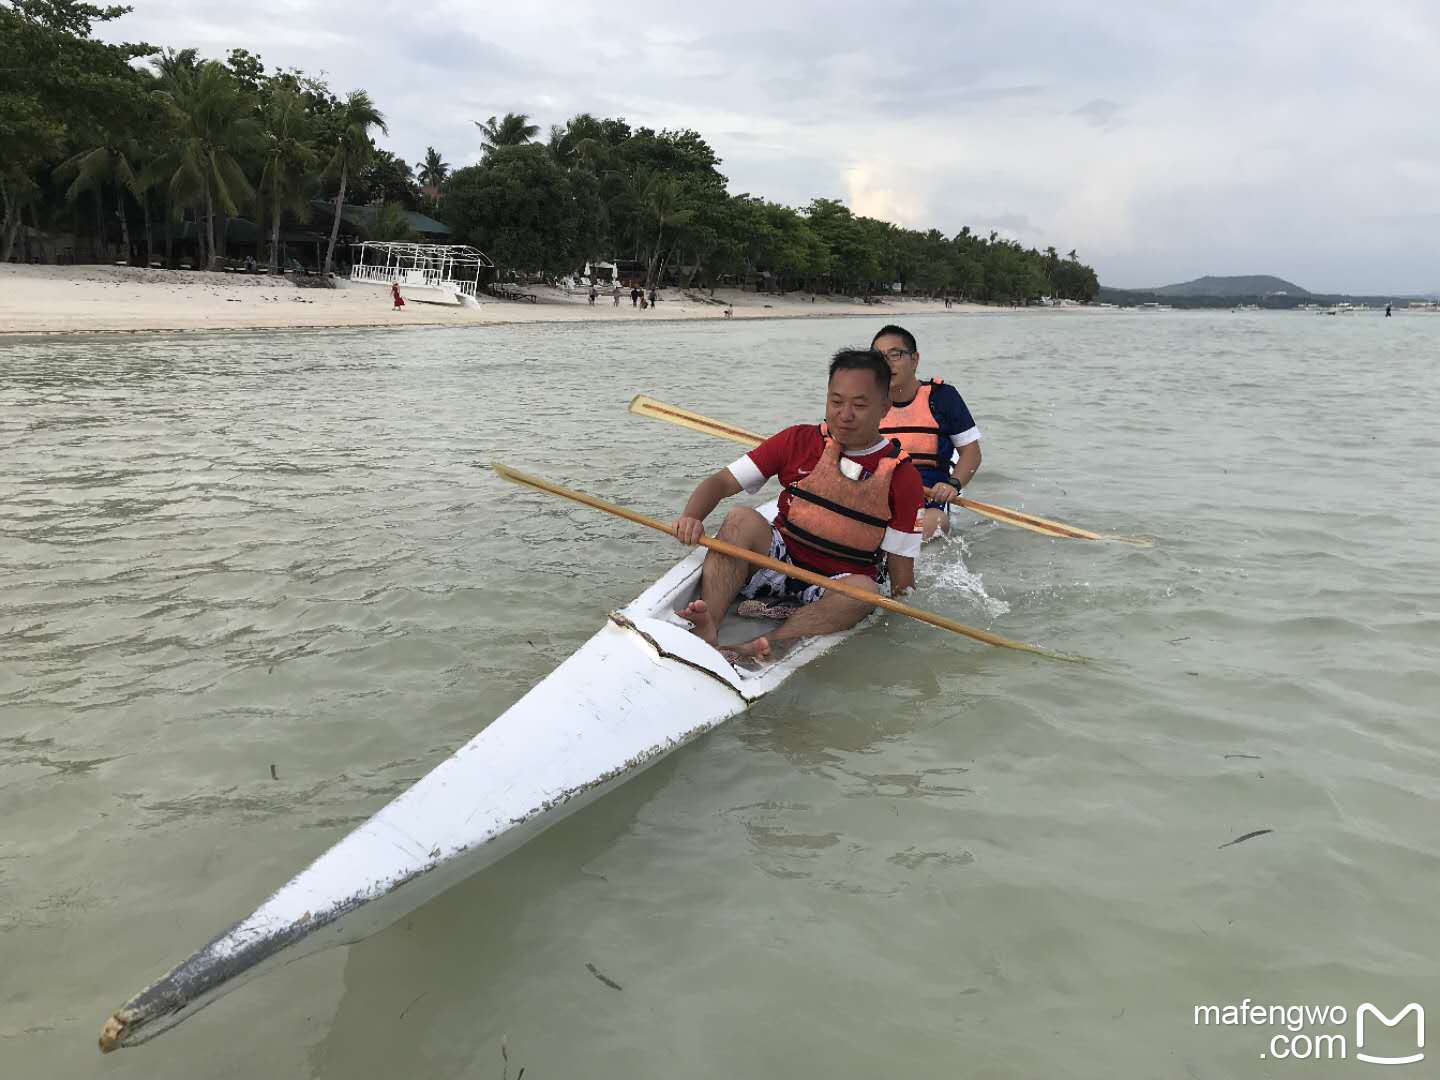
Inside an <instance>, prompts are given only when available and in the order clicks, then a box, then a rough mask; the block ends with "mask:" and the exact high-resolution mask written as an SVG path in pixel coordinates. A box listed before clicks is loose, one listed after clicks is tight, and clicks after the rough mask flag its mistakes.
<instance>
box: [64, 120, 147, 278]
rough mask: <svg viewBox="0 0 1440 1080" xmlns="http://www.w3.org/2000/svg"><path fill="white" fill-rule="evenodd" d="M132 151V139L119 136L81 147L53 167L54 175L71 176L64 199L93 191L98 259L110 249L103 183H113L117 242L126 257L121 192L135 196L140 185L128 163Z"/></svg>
mask: <svg viewBox="0 0 1440 1080" xmlns="http://www.w3.org/2000/svg"><path fill="white" fill-rule="evenodd" d="M135 154H136V147H135V144H134V142H133V141H131V140H129V139H120V140H116V141H113V142H106V143H102V144H101V145H99V146H95V147H91V148H90V149H89V150H81V151H80V152H79V153H78V154H75V155H74V156H73V157H69V158H67V159H66V160H64V161H62V162H61V163H60V164H59V165H58V166H56V168H55V175H56V177H58V178H59V179H62V180H63V179H65V178H67V177H69V178H72V179H71V182H70V186H69V187H68V188H67V189H66V191H65V201H66V202H69V203H73V202H74V201H75V200H76V199H78V198H79V197H80V194H81V192H84V191H93V192H94V193H95V213H96V226H97V227H98V229H99V246H100V257H101V258H102V259H107V260H108V258H109V251H110V249H109V245H108V244H107V243H106V240H105V212H104V197H103V195H102V194H101V192H102V191H103V189H104V187H105V185H106V184H114V185H115V212H116V214H117V215H118V216H119V218H120V237H121V244H122V246H123V249H124V254H125V261H126V262H127V263H128V262H129V261H130V219H129V216H128V215H127V214H126V212H125V211H126V207H125V192H126V190H127V189H128V190H129V191H131V192H133V193H135V194H136V195H137V196H138V195H139V193H140V191H141V189H142V185H141V183H140V179H139V175H138V173H137V172H136V170H135V168H134V166H133V165H132V164H131V162H132V160H133V159H134V157H135Z"/></svg>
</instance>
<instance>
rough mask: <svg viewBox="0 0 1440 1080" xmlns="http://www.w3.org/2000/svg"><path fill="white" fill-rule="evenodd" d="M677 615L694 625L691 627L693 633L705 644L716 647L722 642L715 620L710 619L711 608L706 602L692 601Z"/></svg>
mask: <svg viewBox="0 0 1440 1080" xmlns="http://www.w3.org/2000/svg"><path fill="white" fill-rule="evenodd" d="M675 614H676V615H679V616H680V618H682V619H688V620H689V621H690V622H691V623H693V624H694V625H693V626H692V627H691V630H692V632H693V633H694V634H695V636H696V637H698V638H699V639H700V640H701V641H703V642H705V644H707V645H714V644H715V643H716V642H717V641H719V640H720V630H719V627H717V626H716V625H715V620H714V619H713V618H711V617H710V608H709V607H708V606H707V605H706V603H705V601H704V600H694V601H691V602H690V603H689V604H686V605H685V606H684V607H683V608H681V609H680V610H679V611H677V612H676V613H675Z"/></svg>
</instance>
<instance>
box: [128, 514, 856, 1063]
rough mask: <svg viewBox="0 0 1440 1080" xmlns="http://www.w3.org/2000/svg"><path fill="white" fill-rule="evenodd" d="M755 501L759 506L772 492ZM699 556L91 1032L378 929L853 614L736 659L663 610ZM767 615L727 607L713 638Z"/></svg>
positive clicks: (627, 772) (583, 799) (744, 701)
mask: <svg viewBox="0 0 1440 1080" xmlns="http://www.w3.org/2000/svg"><path fill="white" fill-rule="evenodd" d="M761 512H762V513H765V514H766V515H767V516H770V517H773V516H774V513H775V504H774V503H771V504H769V505H768V506H765V507H762V508H761ZM704 556H705V550H704V549H703V548H697V549H696V550H695V551H694V552H692V553H691V554H690V555H688V556H687V557H686V558H685V559H683V560H682V561H681V562H680V563H679V564H678V565H677V566H675V567H674V568H673V569H671V570H670V571H669V572H668V573H667V574H665V575H664V576H663V577H661V578H660V580H659V581H657V582H655V584H653V585H651V586H650V587H649V588H648V589H646V590H645V591H644V592H643V593H641V594H640V596H639V597H638V598H637V599H636V600H635V601H634V602H633V603H631V604H629V605H628V606H626V607H624V608H622V609H621V610H619V611H616V612H614V613H612V614H611V615H610V617H609V619H608V620H607V621H606V623H605V625H604V627H603V628H602V629H601V630H600V631H599V632H598V633H597V634H595V636H594V637H592V638H591V639H590V640H589V641H588V642H586V643H585V644H584V645H583V646H581V648H580V649H579V650H578V651H576V652H575V654H574V655H572V656H571V657H570V658H569V659H567V660H566V661H565V662H564V663H562V664H561V665H560V666H559V667H558V668H556V669H555V670H554V671H553V672H551V673H550V675H548V676H547V677H546V678H545V679H544V680H543V681H541V682H540V683H539V684H538V685H536V686H535V687H534V688H533V689H531V691H530V692H529V693H528V694H526V695H525V696H524V697H523V698H521V699H520V700H519V701H518V702H516V703H515V704H514V705H512V706H511V707H510V708H509V709H507V710H506V711H505V713H504V714H503V715H501V716H500V717H498V718H497V719H495V720H494V721H493V722H492V723H491V724H490V725H489V726H488V727H486V728H485V729H484V730H483V731H481V732H480V733H479V734H478V735H476V736H475V737H474V738H473V739H471V740H470V741H469V742H468V743H466V744H465V745H464V746H462V747H461V748H460V749H459V750H457V751H456V752H455V753H454V754H452V755H451V756H450V757H449V758H447V759H446V760H445V761H444V762H442V763H441V764H440V765H438V766H437V767H436V768H435V769H433V770H432V771H431V772H430V773H428V774H427V775H426V776H425V777H423V778H422V779H421V780H419V781H418V782H417V783H416V784H415V785H414V786H413V787H411V788H410V789H409V790H408V791H406V792H405V793H404V794H403V795H401V796H399V797H398V798H397V799H395V800H394V801H393V802H391V803H390V804H389V805H387V806H386V807H384V808H383V809H382V810H380V811H379V812H378V813H377V814H375V816H374V817H372V818H370V820H369V821H367V822H365V824H363V825H361V826H360V827H358V828H357V829H355V830H354V831H353V832H351V833H350V834H349V835H348V836H346V837H345V838H344V839H342V840H341V841H340V842H339V843H337V844H336V845H335V846H334V847H332V848H331V849H330V850H329V851H327V852H325V854H323V855H321V856H320V857H319V858H318V859H317V860H316V861H315V862H314V863H312V864H311V865H310V867H309V868H308V869H307V870H305V871H304V872H303V873H301V874H300V875H299V876H298V877H296V878H294V879H293V880H292V881H290V882H289V884H287V885H285V886H284V887H283V888H281V889H280V890H279V891H278V892H276V893H275V894H274V895H273V896H271V897H270V899H269V900H267V901H265V903H264V904H262V905H261V906H260V907H259V908H258V909H257V910H256V911H255V912H254V913H253V914H251V915H249V916H247V917H246V918H245V919H243V920H241V921H240V922H239V923H237V924H236V925H235V926H233V927H231V928H230V929H229V930H226V931H225V932H224V933H222V934H220V935H219V936H218V937H216V938H215V939H214V940H213V941H211V942H210V943H209V944H208V945H206V946H204V947H203V948H201V949H200V950H199V951H197V952H196V953H194V954H193V955H192V956H190V957H189V959H187V960H184V961H183V962H182V963H180V964H179V965H178V966H176V967H175V968H174V969H173V970H171V971H170V972H169V974H167V975H165V976H163V977H162V978H161V979H160V980H159V981H157V982H155V983H154V984H152V985H151V986H149V987H148V988H147V989H145V990H142V991H141V992H140V993H138V994H136V995H135V996H134V997H132V998H131V999H130V1000H129V1001H127V1002H126V1003H125V1004H124V1005H123V1006H121V1007H120V1008H119V1009H117V1010H116V1011H115V1013H114V1015H112V1016H111V1017H110V1019H109V1020H108V1021H107V1022H106V1023H105V1025H104V1029H103V1031H102V1032H101V1035H100V1048H101V1049H102V1050H107V1051H108V1050H113V1049H116V1048H118V1047H121V1046H130V1045H134V1044H136V1043H141V1042H144V1041H146V1040H148V1039H150V1038H152V1037H154V1036H155V1035H158V1034H159V1033H161V1032H162V1031H165V1030H166V1029H167V1028H170V1027H173V1026H174V1025H175V1024H178V1023H180V1021H182V1020H184V1019H186V1018H187V1017H189V1016H191V1015H193V1014H194V1013H195V1012H197V1011H198V1010H199V1009H201V1008H203V1007H205V1006H206V1005H208V1004H210V1003H211V1002H213V1001H214V1000H215V999H216V998H218V997H220V996H221V995H223V994H225V993H227V992H228V991H230V990H232V989H234V988H235V987H237V986H239V985H240V984H241V983H243V982H245V981H247V980H248V979H250V978H252V977H254V976H256V975H259V974H262V973H264V972H266V971H269V970H272V969H273V968H275V967H277V966H279V965H280V964H283V963H289V962H290V961H292V960H295V959H297V958H299V957H301V956H304V955H307V954H309V953H312V952H317V951H319V950H321V949H326V948H329V947H331V946H335V945H343V944H347V943H350V942H354V941H358V940H360V939H362V938H364V937H367V936H369V935H370V934H373V933H375V932H376V931H378V930H380V929H383V928H384V927H385V926H387V925H389V924H390V923H392V922H394V921H395V920H397V919H399V918H401V917H402V916H404V915H405V914H407V913H409V912H411V911H413V910H414V909H415V908H417V907H419V906H420V905H421V904H423V903H425V902H426V901H427V900H429V899H431V898H432V897H434V896H436V895H438V894H439V893H441V892H443V891H444V890H446V889H448V888H449V887H451V886H452V885H454V884H456V883H457V882H459V881H461V880H462V879H464V878H465V877H467V876H469V875H471V874H473V873H475V872H476V871H477V870H480V869H482V868H483V867H485V866H488V865H490V864H491V863H493V862H495V861H496V860H498V859H500V858H501V857H503V856H504V855H506V854H508V853H509V852H511V851H514V850H515V849H516V848H518V847H520V846H521V845H522V844H524V843H525V842H526V841H528V840H529V839H531V838H532V837H533V836H535V835H536V834H538V833H540V832H541V831H543V830H544V829H546V828H548V827H549V826H551V825H553V824H555V823H556V822H557V821H559V820H561V819H562V818H564V817H566V816H568V815H569V814H572V813H574V812H575V811H576V810H579V809H580V808H581V807H583V806H585V805H586V804H587V803H590V802H592V801H594V800H595V799H597V798H599V797H600V796H601V795H603V794H605V793H606V792H607V791H610V790H611V789H612V788H615V787H617V786H619V785H620V784H623V783H624V782H625V781H626V780H628V779H630V778H631V777H632V776H634V775H636V774H637V773H639V772H641V771H643V770H644V769H646V768H648V767H649V766H651V765H653V764H654V763H655V762H657V761H659V760H660V759H661V758H663V757H665V756H666V755H667V754H669V753H670V752H671V751H673V750H675V749H676V748H677V747H680V746H683V745H684V744H685V743H687V742H689V741H691V740H692V739H695V738H697V737H698V736H700V735H703V734H705V733H706V732H708V731H710V730H712V729H713V728H715V727H717V726H719V725H720V724H722V723H724V722H725V721H726V720H728V719H730V718H731V717H733V716H736V715H738V714H739V713H742V712H744V711H745V710H746V709H747V708H749V707H750V705H751V703H752V702H754V701H755V700H756V699H758V698H760V697H763V696H764V695H765V694H767V693H769V692H770V691H772V690H774V689H775V688H776V687H778V686H779V685H780V684H781V683H783V682H784V681H785V680H786V679H788V678H789V677H790V676H791V675H793V674H794V673H795V672H796V671H798V670H799V669H800V668H802V667H804V666H805V665H806V664H808V663H809V662H810V661H812V660H814V659H815V658H816V657H819V656H821V655H823V654H824V653H827V652H829V651H830V650H831V649H833V648H835V646H837V645H839V644H840V643H841V642H842V641H844V640H845V638H847V637H848V636H849V635H850V634H853V633H854V632H855V631H856V630H857V629H858V628H859V627H856V628H852V629H851V630H848V631H846V632H844V633H840V634H831V635H827V636H824V637H816V638H807V639H804V640H802V641H801V642H800V643H799V644H797V645H796V646H795V647H793V648H792V649H791V650H790V651H789V652H788V653H786V654H785V655H784V656H783V657H781V658H779V659H778V660H776V661H774V662H773V663H769V664H766V665H763V666H761V667H759V668H757V669H756V670H754V671H739V670H737V669H736V668H734V667H732V666H731V665H730V663H729V662H727V661H726V659H725V658H724V657H723V656H721V654H720V653H719V652H718V651H716V650H715V649H714V648H712V647H710V646H709V645H707V644H706V643H705V642H703V641H701V640H700V639H699V638H698V637H696V636H695V635H694V634H692V633H691V632H690V630H689V624H688V623H686V622H685V621H684V620H682V619H680V618H679V617H678V616H676V615H675V614H674V612H675V611H676V610H677V609H679V608H681V607H683V606H684V605H685V604H686V603H688V602H689V601H690V600H691V599H692V598H693V597H694V595H695V593H696V589H697V587H698V584H699V580H700V568H701V564H702V562H703V561H704ZM867 621H868V620H865V621H862V623H861V624H860V625H862V626H863V625H865V622H867ZM773 625H774V624H773V623H769V622H761V621H754V620H749V619H743V620H742V619H737V618H736V617H735V616H734V615H733V614H732V615H730V616H729V617H728V618H727V619H726V622H725V624H724V625H723V626H722V628H721V639H722V641H724V642H730V641H739V640H745V639H748V638H751V637H754V636H756V635H757V634H760V633H764V632H765V630H767V629H769V628H770V627H772V626H773Z"/></svg>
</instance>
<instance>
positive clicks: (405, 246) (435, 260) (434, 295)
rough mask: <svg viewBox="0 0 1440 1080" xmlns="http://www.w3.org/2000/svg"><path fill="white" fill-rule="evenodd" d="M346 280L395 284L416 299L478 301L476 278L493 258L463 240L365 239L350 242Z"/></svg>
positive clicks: (464, 304)
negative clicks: (359, 241) (350, 250)
mask: <svg viewBox="0 0 1440 1080" xmlns="http://www.w3.org/2000/svg"><path fill="white" fill-rule="evenodd" d="M353 247H354V249H355V253H354V255H353V257H352V259H353V261H352V264H351V267H350V277H349V280H350V281H352V282H355V283H357V284H360V285H381V286H384V287H385V288H389V287H390V286H392V285H399V286H400V295H401V296H403V297H404V298H405V299H406V300H409V301H413V302H415V303H417V304H450V305H459V306H462V307H469V306H474V305H475V304H478V303H479V301H478V299H477V294H478V293H479V290H480V279H481V278H482V277H484V276H485V275H486V273H487V272H489V271H493V270H494V269H495V264H494V263H493V262H492V261H491V260H490V256H488V255H486V254H485V253H484V252H483V251H481V250H480V249H479V248H473V247H470V246H469V245H467V244H411V243H390V242H387V241H378V240H367V241H365V242H364V243H362V244H355V245H353Z"/></svg>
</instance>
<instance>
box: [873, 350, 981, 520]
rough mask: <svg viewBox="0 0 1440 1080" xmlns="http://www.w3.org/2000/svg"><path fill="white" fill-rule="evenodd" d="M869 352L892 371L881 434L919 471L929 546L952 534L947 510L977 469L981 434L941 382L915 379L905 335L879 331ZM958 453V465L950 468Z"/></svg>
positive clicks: (915, 357)
mask: <svg viewBox="0 0 1440 1080" xmlns="http://www.w3.org/2000/svg"><path fill="white" fill-rule="evenodd" d="M871 348H873V349H874V350H875V351H876V352H878V353H880V355H881V356H883V357H885V361H886V363H888V364H889V365H890V411H889V412H888V413H886V414H885V419H884V420H883V421H881V424H880V434H882V435H884V436H886V437H887V438H891V439H894V440H895V441H896V442H898V443H899V444H900V447H901V449H903V450H904V451H905V452H906V453H907V454H909V455H910V458H911V460H913V461H914V462H915V465H916V467H917V468H919V470H920V479H921V480H922V481H923V482H924V484H925V509H924V512H923V513H922V515H921V530H920V533H921V538H922V539H923V540H929V539H930V537H932V536H934V535H935V530H936V529H940V530H943V531H944V532H949V531H950V513H949V505H950V503H952V502H953V501H954V500H956V499H958V498H959V497H960V493H961V489H962V488H964V487H965V485H966V484H968V483H969V482H970V480H971V478H972V477H973V476H974V475H975V472H976V470H978V469H979V468H980V429H979V428H978V427H976V426H975V418H974V417H972V416H971V415H970V408H969V406H967V405H966V404H965V399H964V398H962V397H961V396H960V391H958V390H956V389H955V387H953V386H951V385H950V384H949V383H947V382H944V381H943V380H941V379H926V380H925V381H924V382H921V381H920V379H919V378H918V377H917V375H916V371H917V369H918V368H919V366H920V349H919V347H918V346H917V345H916V344H915V336H914V335H913V334H911V333H910V332H909V331H908V330H906V329H904V328H903V327H899V326H882V327H881V328H880V332H879V333H878V334H876V335H875V338H874V341H873V342H872V343H871ZM956 451H959V455H960V457H959V460H958V461H956V462H954V464H951V460H950V459H951V457H952V456H954V454H955V452H956Z"/></svg>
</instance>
